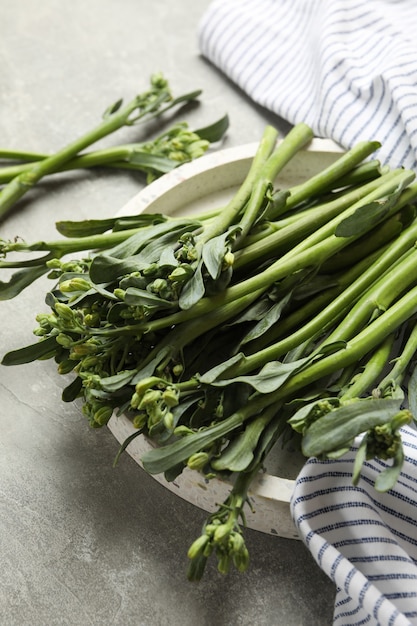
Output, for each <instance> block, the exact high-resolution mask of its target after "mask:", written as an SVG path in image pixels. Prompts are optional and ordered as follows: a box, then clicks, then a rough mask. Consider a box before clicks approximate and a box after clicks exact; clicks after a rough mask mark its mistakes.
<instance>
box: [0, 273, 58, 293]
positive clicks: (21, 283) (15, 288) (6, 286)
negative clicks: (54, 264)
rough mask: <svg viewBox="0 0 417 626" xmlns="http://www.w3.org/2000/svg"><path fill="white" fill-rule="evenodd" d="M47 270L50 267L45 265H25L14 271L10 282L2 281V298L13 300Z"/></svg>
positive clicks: (0, 291) (0, 282)
mask: <svg viewBox="0 0 417 626" xmlns="http://www.w3.org/2000/svg"><path fill="white" fill-rule="evenodd" d="M47 272H49V268H47V267H45V266H44V265H40V266H36V267H25V268H24V269H22V270H19V271H18V272H14V274H13V275H12V277H11V278H10V280H9V281H8V282H3V281H0V300H12V299H13V298H15V297H16V296H18V295H19V293H21V292H22V291H23V290H24V289H26V287H28V286H29V285H31V284H32V283H33V282H35V280H37V279H38V278H40V277H41V276H43V275H44V274H46V273H47Z"/></svg>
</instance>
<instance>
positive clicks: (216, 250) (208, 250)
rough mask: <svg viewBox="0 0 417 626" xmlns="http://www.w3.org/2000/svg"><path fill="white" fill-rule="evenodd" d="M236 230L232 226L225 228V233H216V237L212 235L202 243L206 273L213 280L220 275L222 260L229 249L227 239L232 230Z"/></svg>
mask: <svg viewBox="0 0 417 626" xmlns="http://www.w3.org/2000/svg"><path fill="white" fill-rule="evenodd" d="M236 230H237V228H236V227H233V228H232V229H229V230H227V231H226V232H225V233H222V234H221V235H217V237H213V238H212V239H210V240H209V241H207V242H206V243H205V244H204V247H203V252H202V259H203V262H204V265H205V266H206V268H207V271H208V273H209V274H210V276H211V277H212V278H213V280H216V279H217V278H218V277H219V276H220V272H221V271H222V266H223V261H224V255H225V254H226V252H227V251H228V249H229V247H228V245H227V244H228V239H229V238H230V236H231V235H232V234H233V233H234V232H236Z"/></svg>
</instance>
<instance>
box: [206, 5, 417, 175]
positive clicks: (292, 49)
mask: <svg viewBox="0 0 417 626" xmlns="http://www.w3.org/2000/svg"><path fill="white" fill-rule="evenodd" d="M416 33H417V2H416V0H366V2H364V1H363V0H214V2H212V4H211V5H209V7H208V9H207V11H206V13H205V14H204V15H203V17H202V21H201V23H200V28H199V45H200V50H201V52H202V54H203V55H204V56H205V57H206V58H207V59H208V60H210V61H211V62H212V63H213V64H214V65H216V66H217V67H218V68H219V69H221V70H222V71H223V72H224V73H225V74H226V75H227V76H228V77H229V78H230V79H231V80H232V81H234V82H235V83H236V84H237V85H238V86H239V87H240V88H241V89H242V90H243V91H244V92H245V93H247V94H248V95H249V96H250V97H251V98H252V99H253V100H254V101H255V102H256V103H258V104H260V105H262V106H263V107H266V108H267V109H268V110H270V111H273V112H274V113H276V114H278V115H279V116H280V117H282V118H283V119H285V120H287V121H288V122H290V123H291V124H295V123H297V122H305V123H306V124H309V125H310V126H311V128H312V129H313V130H314V132H315V134H316V135H317V136H318V137H326V138H329V139H333V140H334V141H336V142H337V143H338V144H340V145H341V146H342V147H343V148H349V147H351V146H352V145H353V144H355V143H357V142H358V141H360V140H368V139H372V140H377V141H380V142H381V143H382V148H381V150H380V151H379V154H378V156H379V158H380V159H381V161H382V162H383V163H387V164H389V165H391V166H392V167H398V166H400V165H403V166H404V167H407V168H412V169H417V37H416ZM232 121H233V120H232Z"/></svg>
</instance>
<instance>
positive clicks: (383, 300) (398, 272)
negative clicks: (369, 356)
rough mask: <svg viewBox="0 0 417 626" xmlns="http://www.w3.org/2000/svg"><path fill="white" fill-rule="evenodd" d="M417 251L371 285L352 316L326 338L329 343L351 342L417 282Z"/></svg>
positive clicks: (413, 251)
mask: <svg viewBox="0 0 417 626" xmlns="http://www.w3.org/2000/svg"><path fill="white" fill-rule="evenodd" d="M416 270H417V250H416V249H415V248H414V247H413V248H412V249H411V250H409V251H407V252H406V253H405V254H404V255H403V257H402V258H401V259H399V261H398V262H397V263H394V265H393V267H392V268H391V269H388V271H386V272H385V273H384V274H383V275H382V276H381V278H380V279H379V280H377V281H376V282H375V283H374V284H373V285H371V286H370V287H369V288H368V289H367V290H366V291H365V292H364V295H363V296H362V297H361V298H360V299H359V300H358V301H357V302H356V303H355V304H354V305H353V306H352V308H350V309H349V313H348V315H346V316H345V317H344V319H343V320H342V321H341V323H340V324H339V325H338V326H337V327H336V328H335V329H334V331H333V332H331V333H330V335H328V337H327V338H326V343H327V342H328V343H332V342H333V341H347V340H348V339H350V338H351V337H353V336H354V335H355V334H356V333H357V332H358V331H359V330H361V329H362V328H363V327H365V326H366V324H367V323H368V321H369V320H371V319H372V317H373V316H377V315H380V314H381V313H382V312H384V311H386V309H387V308H388V307H389V306H390V305H391V304H392V302H394V300H396V298H398V297H399V296H400V295H401V294H402V293H404V292H405V290H406V289H408V288H409V287H410V286H412V285H414V284H415V283H416V282H417V271H416Z"/></svg>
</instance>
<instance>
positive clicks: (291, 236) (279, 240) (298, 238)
mask: <svg viewBox="0 0 417 626" xmlns="http://www.w3.org/2000/svg"><path fill="white" fill-rule="evenodd" d="M390 178H391V176H388V177H387V178H386V177H381V178H379V179H378V180H374V181H370V182H369V183H367V184H365V185H363V186H361V187H359V188H357V189H353V190H352V191H351V192H349V193H347V194H345V195H344V196H341V197H340V198H337V199H336V200H333V201H330V202H327V203H325V204H322V205H320V206H317V207H312V208H310V209H308V210H306V211H303V212H301V213H300V214H298V215H296V216H295V218H290V219H289V220H288V221H289V224H288V225H285V222H284V220H282V222H284V227H282V226H281V228H280V229H279V230H277V231H276V232H274V233H272V234H270V235H263V236H260V237H259V238H257V239H256V240H255V241H254V242H253V243H250V245H247V246H245V247H244V248H242V249H241V250H238V251H236V252H235V262H234V267H235V269H239V268H241V267H245V266H246V265H248V264H250V263H254V262H255V261H258V260H261V259H262V258H265V257H267V256H268V255H270V254H273V255H274V256H278V254H279V250H280V246H285V247H286V249H288V248H289V247H290V246H291V245H293V244H294V243H302V244H303V245H304V239H305V237H306V235H310V234H312V233H313V234H314V233H316V232H317V230H318V229H319V228H321V227H323V226H326V225H327V224H328V223H329V220H331V219H333V218H337V216H338V215H340V214H341V213H342V212H343V211H345V210H346V209H348V208H349V207H350V206H352V205H353V204H355V205H356V203H357V202H359V200H361V199H362V198H365V197H366V196H367V195H368V194H369V193H371V192H373V191H378V189H380V187H381V184H382V183H384V182H385V181H386V180H390ZM271 227H273V223H272V224H271Z"/></svg>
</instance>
